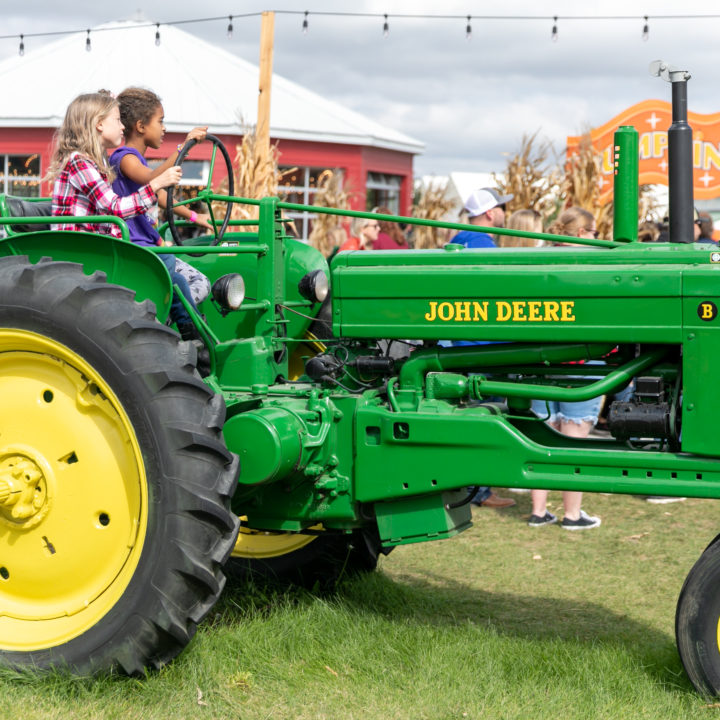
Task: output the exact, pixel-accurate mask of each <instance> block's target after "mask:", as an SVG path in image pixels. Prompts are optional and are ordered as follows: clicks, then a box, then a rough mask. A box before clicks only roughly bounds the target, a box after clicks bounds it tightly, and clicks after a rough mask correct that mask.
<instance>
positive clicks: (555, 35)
mask: <svg viewBox="0 0 720 720" xmlns="http://www.w3.org/2000/svg"><path fill="white" fill-rule="evenodd" d="M550 39H551V40H552V41H553V42H557V41H558V30H557V15H556V16H555V17H554V18H553V26H552V33H551V34H550Z"/></svg>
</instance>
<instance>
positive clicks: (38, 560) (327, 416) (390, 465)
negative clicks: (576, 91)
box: [0, 64, 720, 693]
mask: <svg viewBox="0 0 720 720" xmlns="http://www.w3.org/2000/svg"><path fill="white" fill-rule="evenodd" d="M655 71H656V73H657V74H659V75H661V76H662V77H664V78H665V79H666V80H668V81H669V82H670V83H671V85H672V94H673V101H674V102H673V124H672V126H671V127H670V129H669V141H670V157H669V160H670V242H669V243H657V244H642V243H638V242H637V241H636V240H637V218H638V216H637V199H638V185H637V183H638V178H637V157H638V136H637V132H636V131H635V130H634V129H633V128H629V127H622V128H619V129H618V131H617V134H616V139H615V164H616V175H615V196H614V208H615V217H614V239H613V240H609V241H605V240H592V239H589V240H583V241H581V240H578V239H577V238H573V239H572V242H573V243H575V244H574V245H573V246H565V247H542V248H537V249H528V248H507V249H491V250H481V249H478V250H473V249H467V248H464V247H462V246H460V245H455V244H453V243H450V244H448V245H447V246H446V247H445V248H444V249H440V250H426V251H419V250H418V251H414V252H407V251H405V252H396V251H383V252H372V251H358V252H348V253H339V254H338V255H337V256H336V257H335V258H334V259H333V261H332V264H331V266H330V267H328V265H327V263H326V261H325V259H324V258H323V257H322V255H320V253H318V252H317V251H316V250H314V249H313V248H312V247H309V246H308V245H306V244H304V243H303V242H301V241H298V240H295V239H292V238H291V237H289V236H288V233H287V231H286V228H287V223H286V220H285V218H284V213H285V212H286V211H308V212H325V213H339V211H336V210H332V209H323V208H309V207H305V206H301V205H295V204H290V203H284V202H280V201H278V200H277V199H275V198H266V199H263V200H260V201H254V200H248V199H243V198H238V197H235V196H234V190H233V189H232V187H231V188H230V190H229V192H228V194H227V195H217V194H215V193H213V191H212V184H211V183H212V178H210V180H209V181H208V187H207V188H206V189H204V190H202V191H201V192H200V193H199V196H198V198H199V200H200V201H202V202H205V203H207V206H208V208H209V209H210V211H211V213H213V226H214V228H215V230H214V232H213V234H212V235H210V236H208V237H204V238H200V239H197V240H194V241H193V243H192V245H187V244H183V239H182V237H181V236H180V233H179V227H178V225H179V223H178V222H173V221H172V220H171V221H170V227H169V230H168V232H169V233H170V234H172V235H173V236H174V238H175V240H176V244H175V245H173V246H168V247H158V248H154V249H146V248H142V247H139V246H137V245H134V244H132V243H130V242H129V241H128V236H127V229H126V227H125V226H124V223H123V222H122V221H121V220H116V219H114V218H103V219H102V220H103V221H104V222H116V223H118V224H119V225H120V227H121V229H122V233H123V239H121V240H114V239H111V238H110V237H108V236H104V235H94V234H90V233H84V232H74V233H71V232H60V231H54V230H52V229H51V226H50V224H49V222H50V220H49V218H48V217H47V215H48V214H49V203H48V202H47V201H31V200H27V199H20V198H13V197H0V223H1V224H2V226H3V227H4V228H5V232H6V238H5V239H4V240H2V241H0V397H1V398H2V411H1V412H0V663H2V664H3V665H6V666H13V667H19V668H41V669H42V668H50V667H69V668H70V669H71V670H73V671H74V672H78V673H96V672H103V671H120V672H124V673H128V674H142V673H144V672H146V671H147V669H151V668H158V667H161V666H162V665H163V664H165V663H167V662H168V661H169V660H171V659H172V658H173V657H174V656H175V655H177V654H178V653H179V652H180V651H181V650H182V649H183V648H184V647H185V646H186V645H187V643H188V642H189V641H190V639H191V638H192V636H193V633H194V632H195V629H196V627H197V625H198V623H200V622H201V621H202V619H203V618H204V617H205V615H206V614H207V613H208V612H209V611H210V609H211V608H212V607H213V604H214V603H215V602H216V600H217V599H218V597H219V595H220V593H221V592H222V589H223V586H224V583H225V579H224V571H227V573H228V574H229V575H230V576H231V577H232V578H233V582H244V581H245V578H247V577H248V576H249V575H250V576H252V575H253V574H258V573H260V574H263V575H266V576H275V577H279V578H290V579H292V580H294V581H298V582H306V583H309V584H314V583H317V582H320V583H323V582H327V581H329V580H331V579H333V578H336V577H337V576H338V575H339V574H341V573H342V572H351V571H352V572H354V571H358V570H372V569H373V568H374V567H375V565H376V563H377V558H378V555H379V554H381V553H387V552H389V551H390V550H391V549H393V548H394V547H396V546H398V545H403V544H407V543H417V542H423V541H426V540H438V539H443V538H449V537H451V536H453V535H455V534H457V533H459V532H461V531H463V530H465V529H467V528H468V527H470V525H471V513H470V499H471V496H472V493H471V492H469V491H468V487H473V486H477V485H494V486H500V487H505V486H512V487H526V488H546V489H557V490H582V491H589V492H617V493H638V494H653V495H670V496H672V495H677V496H681V495H682V496H691V497H704V498H718V497H720V443H719V442H718V439H717V433H716V431H715V428H714V423H715V420H716V418H717V414H718V409H719V408H720V386H718V384H717V383H715V382H713V380H712V378H713V366H714V365H715V364H716V362H717V358H718V357H720V317H718V306H720V251H718V250H716V249H715V248H714V247H712V246H708V245H700V244H694V243H693V197H692V166H691V142H692V131H691V129H690V127H689V126H688V124H687V114H686V110H687V95H686V92H687V80H688V77H689V76H688V75H687V73H685V72H684V71H679V70H676V69H675V68H671V67H669V66H667V65H666V64H658V65H657V66H656V67H655ZM213 142H214V143H215V144H216V146H217V149H219V150H220V154H221V156H222V157H223V158H225V161H226V163H227V164H228V171H229V173H228V174H229V176H230V177H232V168H230V167H229V158H228V156H227V153H226V152H225V151H224V148H222V147H221V145H220V143H219V141H217V140H216V139H213ZM189 150H190V145H189V146H187V147H186V148H185V149H184V150H183V152H182V153H181V155H180V158H179V160H178V161H179V162H182V160H183V159H184V157H185V156H186V154H187V152H188V151H189ZM215 155H216V153H215V152H214V153H213V162H212V164H213V165H214V159H215ZM211 175H212V173H211ZM170 201H171V203H172V194H171V198H170ZM221 203H225V205H226V210H224V211H220V212H219V213H218V211H217V208H218V205H219V204H221ZM239 203H244V204H246V205H256V206H258V208H259V219H258V220H257V221H256V222H255V224H248V221H234V220H229V218H230V212H231V210H232V206H233V205H235V204H239ZM340 214H344V215H346V216H354V217H367V216H368V214H367V213H362V212H350V211H346V212H344V213H340ZM169 216H170V218H172V213H169ZM370 217H374V218H377V217H380V219H387V220H395V221H402V222H405V223H408V224H410V225H441V226H444V227H449V228H451V229H466V230H473V229H474V230H477V231H483V230H487V229H484V228H474V226H473V227H471V226H465V225H455V224H444V225H443V224H442V223H434V222H432V221H423V220H416V219H410V218H396V217H391V216H377V215H372V216H370ZM83 220H85V221H87V222H94V221H97V218H84V219H83ZM239 224H244V226H239ZM492 231H493V232H497V233H504V234H507V235H512V234H524V235H527V233H518V232H516V231H512V230H497V229H493V230H492ZM533 237H537V238H538V239H545V240H554V241H557V240H558V238H557V237H556V236H545V235H542V234H540V235H534V236H533ZM162 253H174V254H177V255H179V256H181V257H182V258H183V259H185V260H186V261H188V262H189V263H191V264H192V265H194V266H195V267H197V268H198V269H199V270H201V271H202V272H203V273H205V274H206V275H207V276H208V277H209V278H210V280H211V282H212V296H211V297H210V298H209V299H208V300H206V301H204V302H203V303H202V304H201V305H200V307H199V311H198V312H196V311H195V310H194V309H193V308H192V307H191V306H189V305H188V306H187V309H188V312H189V313H190V315H191V317H192V320H193V322H194V324H195V326H196V328H197V331H198V334H199V336H200V337H201V338H202V345H203V346H204V348H206V349H207V351H208V353H209V358H210V370H209V374H207V375H206V376H204V377H201V376H200V375H199V373H198V372H197V370H196V358H197V349H198V348H197V347H196V345H194V344H192V343H190V342H183V341H182V340H181V339H180V336H179V335H178V334H177V332H176V331H175V329H174V328H173V327H172V326H170V325H169V324H168V321H167V320H168V312H169V306H170V301H171V297H172V291H173V287H172V284H171V281H170V278H169V275H168V273H167V271H166V269H165V265H164V264H163V263H162V262H161V261H160V260H159V259H158V257H157V255H159V254H162ZM408 339H410V340H412V341H413V343H412V347H411V349H412V352H404V353H396V352H393V351H392V349H393V347H395V348H397V347H408V346H407V345H406V344H405V343H406V341H407V340H408ZM442 340H451V341H452V340H454V341H457V340H465V341H470V342H473V341H491V342H482V343H479V344H467V345H463V346H453V345H450V346H445V345H446V344H444V343H443V344H439V341H442ZM588 360H598V361H601V362H600V364H596V363H593V364H591V365H588V364H584V363H583V362H581V361H588ZM631 382H634V384H635V390H636V394H635V398H634V399H633V400H632V401H629V402H624V403H613V405H612V406H611V407H610V414H609V426H610V431H611V433H612V437H610V438H609V439H603V438H588V439H576V438H571V437H567V436H565V435H561V434H560V433H558V432H556V431H554V430H553V429H552V428H551V427H549V426H548V425H547V424H546V423H545V422H544V418H542V417H537V416H536V415H535V414H533V413H532V412H531V411H530V401H531V399H538V400H548V401H553V400H563V401H581V400H586V399H589V398H593V397H597V396H599V395H606V396H612V395H613V394H614V393H616V392H618V391H619V390H621V389H622V388H624V387H626V386H627V385H628V384H629V383H631ZM498 398H502V400H501V401H498ZM719 537H720V536H719ZM717 539H718V538H716V540H717ZM716 540H715V541H712V542H711V543H710V544H709V545H708V547H707V548H706V549H705V551H704V552H703V553H702V555H701V556H700V559H699V560H698V562H697V563H696V565H695V567H693V568H692V570H691V571H690V574H689V575H688V578H687V580H686V582H685V585H684V587H683V589H682V592H681V594H680V598H679V601H678V609H677V640H678V648H679V651H680V655H681V657H682V660H683V663H684V664H685V667H686V669H687V672H688V675H689V676H690V679H691V680H692V682H693V683H694V684H695V686H696V687H697V688H698V689H699V690H700V691H702V692H706V693H718V692H719V691H720V647H719V641H718V636H719V630H720V592H718V587H719V586H720V544H719V543H717V542H716Z"/></svg>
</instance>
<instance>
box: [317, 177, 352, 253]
mask: <svg viewBox="0 0 720 720" xmlns="http://www.w3.org/2000/svg"><path fill="white" fill-rule="evenodd" d="M343 179H344V178H343V174H342V172H340V171H339V170H324V171H323V172H322V173H320V177H319V178H318V183H317V190H316V191H315V197H314V199H313V205H314V206H316V207H327V208H337V209H338V210H349V209H350V197H351V195H352V193H351V192H350V191H349V190H348V189H347V188H346V187H344V185H343ZM345 224H346V218H343V217H342V216H340V215H325V214H324V213H318V215H317V216H316V217H315V218H314V219H313V223H312V230H311V231H310V237H309V238H308V242H309V243H310V245H312V246H313V247H314V248H317V249H318V250H319V251H320V252H321V253H322V254H323V255H325V256H326V257H327V256H328V255H330V253H331V252H332V251H333V249H334V248H335V247H337V246H339V245H342V244H343V243H344V242H345V240H347V232H346V230H345Z"/></svg>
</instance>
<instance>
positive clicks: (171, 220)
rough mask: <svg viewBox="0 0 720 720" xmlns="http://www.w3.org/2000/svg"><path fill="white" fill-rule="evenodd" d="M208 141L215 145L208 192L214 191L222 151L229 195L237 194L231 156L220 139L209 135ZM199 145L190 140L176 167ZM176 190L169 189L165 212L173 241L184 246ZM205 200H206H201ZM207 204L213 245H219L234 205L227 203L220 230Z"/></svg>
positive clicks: (183, 149) (195, 141)
mask: <svg viewBox="0 0 720 720" xmlns="http://www.w3.org/2000/svg"><path fill="white" fill-rule="evenodd" d="M206 139H207V140H209V141H210V142H211V143H212V144H213V152H212V158H211V159H210V172H209V174H208V180H207V188H206V189H207V191H208V192H210V191H211V190H212V178H213V171H214V169H215V155H216V153H217V151H218V150H220V153H221V155H222V156H223V158H224V159H225V168H226V170H227V176H228V195H232V194H233V193H234V192H235V177H234V175H233V167H232V161H231V160H230V155H229V154H228V151H227V148H226V147H225V146H224V145H223V144H222V142H221V141H220V139H219V138H217V137H215V135H210V133H208V134H207V135H206ZM196 144H197V140H188V142H186V143H185V145H184V146H183V148H182V150H180V152H179V153H178V156H177V160H176V161H175V165H176V166H178V167H179V166H181V165H182V164H183V162H184V161H185V158H186V157H187V154H188V153H189V152H190V150H192V148H193V147H194V146H195V145H196ZM174 190H175V188H174V187H173V186H170V187H169V188H167V190H166V192H167V207H166V208H165V212H166V215H167V223H168V227H169V228H170V234H171V235H172V238H173V240H174V241H175V242H176V243H177V244H178V245H184V244H185V242H184V241H183V240H182V239H181V238H180V233H179V232H178V229H177V226H176V225H175V217H174V213H173V191H174ZM201 199H204V198H201ZM205 203H206V204H207V206H208V212H209V213H210V221H211V223H212V226H213V234H214V235H215V238H214V239H213V241H212V243H210V244H211V245H217V244H218V243H219V242H220V241H221V240H222V238H223V235H225V230H226V229H227V226H228V223H229V222H230V215H231V213H232V203H227V210H226V211H225V218H224V219H223V221H222V225H220V227H219V228H218V227H217V225H216V224H215V217H214V216H213V211H212V205H211V204H210V202H209V201H208V200H207V199H205Z"/></svg>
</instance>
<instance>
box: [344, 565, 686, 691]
mask: <svg viewBox="0 0 720 720" xmlns="http://www.w3.org/2000/svg"><path fill="white" fill-rule="evenodd" d="M337 596H338V599H341V600H342V602H343V603H344V604H346V606H347V607H348V608H350V607H352V608H353V609H355V610H357V611H359V612H372V613H378V614H380V615H382V616H384V617H387V618H389V619H401V618H402V619H408V618H412V619H413V621H414V622H416V623H423V624H427V625H430V626H432V627H442V626H462V625H466V624H472V625H475V626H477V627H478V628H487V629H491V630H492V632H494V633H496V634H498V635H501V636H506V637H514V638H518V639H526V640H529V641H541V642H542V641H547V642H558V641H559V642H568V643H576V644H578V645H584V646H587V647H592V646H606V647H616V648H618V649H619V650H621V651H624V652H625V653H627V654H628V655H629V656H631V657H632V658H634V659H635V660H636V661H637V663H638V664H639V665H640V666H642V668H643V670H644V671H645V672H647V673H648V674H649V675H650V677H651V678H652V680H653V682H656V683H658V684H659V685H662V686H664V687H672V688H674V689H676V690H681V691H685V690H686V691H688V692H690V693H694V692H695V691H694V689H693V687H692V685H691V683H690V681H689V680H688V678H687V676H686V674H685V671H684V669H683V666H682V662H681V660H680V657H679V655H678V653H677V649H676V646H675V638H674V636H673V635H670V634H667V633H663V632H661V631H660V630H658V629H656V628H653V627H651V626H649V625H646V624H644V623H642V622H640V621H638V620H637V619H635V618H631V617H629V616H628V615H625V614H622V613H616V612H613V611H612V610H609V609H608V608H607V607H603V606H602V605H599V604H597V603H594V602H592V601H588V600H583V599H568V598H558V597H552V596H550V595H542V594H538V593H537V590H535V589H533V590H532V591H530V592H529V593H528V594H527V595H518V594H511V593H503V592H499V591H495V590H493V591H485V590H482V589H478V588H475V587H469V586H468V585H465V584H463V583H462V582H458V581H457V580H453V579H452V578H448V577H446V576H444V575H435V574H433V573H427V572H426V573H424V576H423V577H422V578H419V577H417V576H405V575H403V576H399V577H397V578H391V577H388V576H387V575H384V574H383V573H382V572H378V573H373V574H371V575H368V576H366V577H364V578H357V579H352V580H350V581H348V582H347V583H345V584H344V585H342V586H340V587H339V588H338V592H337Z"/></svg>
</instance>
